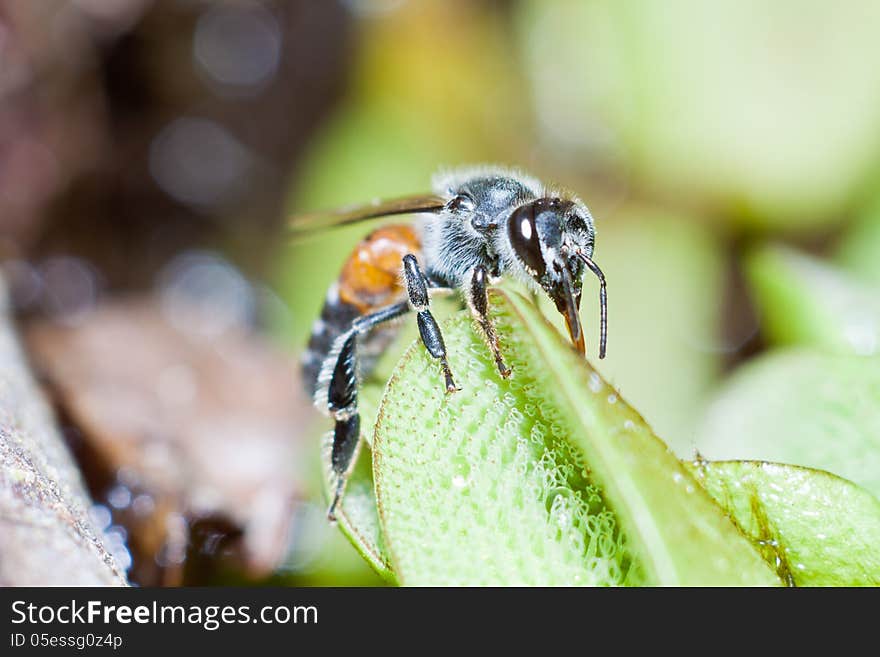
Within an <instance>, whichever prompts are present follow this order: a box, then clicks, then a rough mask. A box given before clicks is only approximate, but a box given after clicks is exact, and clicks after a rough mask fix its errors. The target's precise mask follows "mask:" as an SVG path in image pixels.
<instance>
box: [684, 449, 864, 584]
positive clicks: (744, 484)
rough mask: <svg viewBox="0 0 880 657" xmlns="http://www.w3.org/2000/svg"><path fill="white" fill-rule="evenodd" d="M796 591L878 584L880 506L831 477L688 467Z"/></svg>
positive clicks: (755, 468)
mask: <svg viewBox="0 0 880 657" xmlns="http://www.w3.org/2000/svg"><path fill="white" fill-rule="evenodd" d="M686 465H687V466H688V468H689V469H690V470H691V472H692V473H693V474H694V476H695V477H696V479H697V481H699V482H700V483H701V484H702V485H703V487H704V488H706V490H707V491H709V494H710V495H712V497H713V498H714V499H715V501H716V502H718V503H719V504H720V505H721V507H722V508H723V509H724V510H725V511H726V512H727V513H729V514H730V516H731V517H732V518H733V519H734V521H735V522H736V524H737V525H738V526H739V527H740V529H742V530H743V531H744V532H745V533H746V535H747V536H748V537H749V538H750V539H751V540H752V542H753V543H754V544H755V545H756V546H757V548H758V550H759V551H760V552H761V553H762V554H763V555H764V558H765V559H766V560H767V561H768V562H769V563H770V564H771V565H773V566H774V567H775V569H776V572H777V573H778V574H779V576H780V577H781V578H782V580H783V581H784V582H789V583H791V584H794V585H796V586H877V585H880V502H878V501H877V499H876V498H874V497H873V496H872V495H871V494H870V493H868V492H867V491H865V490H863V489H861V488H859V487H858V486H855V485H854V484H852V483H851V482H849V481H847V480H845V479H841V478H840V477H835V476H834V475H831V474H829V473H827V472H822V471H820V470H811V469H808V468H799V467H795V466H790V465H780V464H777V463H762V462H758V461H726V462H709V461H703V460H699V461H693V462H690V463H686Z"/></svg>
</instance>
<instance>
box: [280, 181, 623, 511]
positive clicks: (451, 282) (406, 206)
mask: <svg viewBox="0 0 880 657" xmlns="http://www.w3.org/2000/svg"><path fill="white" fill-rule="evenodd" d="M433 183H434V184H433V189H434V193H433V194H429V195H422V196H410V197H405V198H399V199H395V200H386V201H379V200H377V201H374V202H373V203H371V204H368V205H364V206H359V207H354V208H349V209H344V210H339V211H335V212H330V213H316V214H312V215H304V216H302V217H298V218H297V217H295V218H294V219H293V221H292V223H291V230H292V232H293V234H294V235H302V234H305V233H308V232H311V231H314V230H316V229H321V228H326V227H329V226H341V225H347V224H353V223H357V222H361V221H365V220H368V219H376V218H380V217H389V216H395V215H408V214H412V215H418V216H419V218H418V220H417V221H416V222H413V223H408V224H394V225H386V226H382V227H380V228H378V229H376V230H374V231H373V232H372V233H370V234H369V235H367V237H366V238H364V239H363V240H362V241H361V242H360V243H359V244H358V245H357V246H356V247H355V249H354V250H353V251H352V253H351V255H350V256H349V257H348V259H347V260H346V261H345V263H344V265H343V267H342V272H341V274H340V276H339V278H338V279H337V280H336V281H335V282H334V283H333V284H332V285H331V286H330V288H329V290H328V292H327V297H326V299H325V301H324V306H323V309H322V310H321V316H320V319H318V320H317V321H316V322H315V324H314V326H313V329H312V335H311V338H310V340H309V345H308V349H307V350H306V352H305V355H304V359H303V379H304V382H305V385H306V388H307V390H308V392H309V394H310V395H311V396H312V397H313V398H314V400H315V404H316V405H317V406H318V408H319V409H320V410H322V411H323V412H325V413H326V414H328V415H329V416H331V417H332V418H333V420H334V422H335V427H334V433H333V447H332V451H331V467H332V470H333V474H334V476H335V477H336V487H335V493H334V496H333V500H332V501H331V503H330V508H329V510H328V512H327V515H328V518H329V519H330V520H331V521H332V520H335V514H336V509H337V507H338V505H339V503H340V500H341V499H342V495H343V492H344V490H345V482H346V477H347V473H348V471H349V469H350V466H351V462H352V460H353V457H354V453H355V448H356V447H357V444H358V440H359V439H360V416H359V414H358V381H359V379H360V378H361V377H363V376H366V375H367V374H368V373H369V372H370V370H371V369H372V367H373V366H374V364H375V361H376V359H377V358H378V356H379V355H380V354H381V353H382V351H383V350H384V349H385V348H386V347H387V346H388V344H389V343H390V341H391V340H392V339H393V338H394V335H395V333H396V330H395V323H394V322H392V320H395V319H398V318H400V317H402V316H404V315H407V314H409V313H415V315H416V321H417V323H418V329H419V335H420V337H421V341H422V343H423V344H424V346H425V348H426V349H427V350H428V353H429V354H430V355H431V356H432V357H433V358H434V359H436V361H437V363H438V366H439V371H440V373H442V376H443V385H444V386H445V389H446V391H447V392H448V393H453V392H455V391H456V390H457V388H456V384H455V377H454V375H453V369H452V367H451V366H450V364H449V362H448V360H447V354H446V346H445V345H444V342H443V335H442V333H441V332H440V327H439V326H438V325H437V321H436V320H435V319H434V316H433V315H432V314H431V296H432V295H434V294H451V293H455V292H458V293H460V294H461V295H462V296H463V298H464V301H465V302H466V303H467V306H468V307H469V308H470V310H471V312H472V313H473V316H474V318H475V320H476V323H477V325H478V326H479V328H480V330H481V331H482V333H483V336H484V337H485V340H486V343H487V344H488V347H489V349H490V351H491V353H492V356H493V358H494V360H495V364H496V366H497V368H498V373H499V374H500V375H501V376H502V377H505V378H506V377H509V376H510V374H511V370H510V368H509V367H508V366H507V364H506V363H505V361H504V355H503V353H502V348H501V345H500V344H499V339H498V333H497V331H496V329H495V325H494V323H493V321H492V318H491V316H490V313H489V297H488V287H489V286H490V285H492V284H494V283H496V282H497V281H498V280H499V279H501V278H502V277H504V276H512V277H514V278H516V279H518V280H520V281H522V282H523V283H524V284H525V285H526V286H527V287H529V288H531V290H532V291H533V292H534V293H536V294H537V293H539V292H540V291H543V292H544V293H546V294H547V295H548V296H549V297H550V299H551V300H552V301H553V302H554V303H555V305H556V308H557V310H558V311H559V312H560V313H561V314H562V316H563V317H564V319H565V323H566V326H567V328H568V334H569V336H570V338H571V342H572V344H573V345H574V347H575V348H576V349H577V351H578V352H579V353H580V354H582V355H584V354H585V351H586V349H585V345H584V334H583V330H582V328H581V322H580V318H579V316H578V310H579V308H580V302H581V287H582V280H583V275H584V272H585V270H586V269H589V270H590V271H591V272H593V273H594V274H595V275H596V276H597V277H598V279H599V301H600V341H599V358H604V357H605V343H606V338H607V333H608V330H607V327H608V312H607V295H606V286H605V276H604V274H603V273H602V270H601V269H599V267H598V266H597V265H596V263H594V262H593V260H592V256H593V247H594V244H595V237H596V231H595V228H594V226H593V217H592V215H591V214H590V211H589V210H588V209H587V206H586V205H585V204H584V203H583V202H582V201H581V200H580V199H579V198H578V197H577V196H575V195H574V194H571V193H570V192H566V191H563V190H561V189H558V188H555V187H545V186H544V185H543V184H542V183H541V182H539V181H538V180H537V179H535V178H533V177H531V176H529V175H526V174H524V173H522V172H519V171H516V170H512V169H505V168H500V167H479V168H470V169H461V170H455V171H450V172H445V173H441V174H439V175H437V176H436V177H435V179H434V181H433Z"/></svg>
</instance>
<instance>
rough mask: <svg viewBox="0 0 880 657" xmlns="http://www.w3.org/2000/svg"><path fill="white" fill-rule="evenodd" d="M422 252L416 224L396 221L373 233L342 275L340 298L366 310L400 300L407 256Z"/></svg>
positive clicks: (349, 258)
mask: <svg viewBox="0 0 880 657" xmlns="http://www.w3.org/2000/svg"><path fill="white" fill-rule="evenodd" d="M408 253H412V254H413V255H415V256H416V258H420V256H421V241H420V240H419V236H418V234H417V233H416V231H415V230H414V229H413V227H412V226H410V225H408V224H393V225H390V226H383V227H381V228H378V229H377V230H375V231H373V232H372V233H370V234H369V235H368V236H367V237H366V238H364V240H363V241H361V242H360V243H359V244H358V245H357V246H356V247H355V249H354V251H352V253H351V255H350V256H349V257H348V260H346V262H345V265H343V267H342V273H341V274H340V276H339V298H340V300H341V301H343V302H345V303H349V304H351V305H353V306H355V307H357V309H358V311H359V312H360V313H362V314H366V313H368V312H370V311H371V310H375V309H376V308H380V307H382V306H387V305H389V304H392V303H395V302H396V301H398V300H400V298H401V297H402V295H403V285H402V284H401V268H402V263H403V256H405V255H406V254H408Z"/></svg>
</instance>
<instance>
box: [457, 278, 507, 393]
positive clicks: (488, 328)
mask: <svg viewBox="0 0 880 657" xmlns="http://www.w3.org/2000/svg"><path fill="white" fill-rule="evenodd" d="M488 279H489V274H488V272H487V271H486V268H485V267H483V266H480V267H477V268H475V269H474V273H473V274H472V275H471V285H470V289H469V290H468V291H467V300H468V305H469V306H470V308H471V312H472V313H473V315H474V317H475V318H476V320H477V323H478V324H479V325H480V328H481V329H482V330H483V334H484V335H485V336H486V341H487V342H488V343H489V348H490V349H491V350H492V356H493V357H494V358H495V365H496V366H497V367H498V372H499V373H500V374H501V376H503V377H504V378H505V379H506V378H507V377H509V376H510V368H509V367H508V366H507V365H506V364H505V362H504V358H503V357H502V355H501V347H500V345H499V344H498V331H496V330H495V324H494V322H493V321H492V318H491V317H490V316H489V291H488V288H487V285H488Z"/></svg>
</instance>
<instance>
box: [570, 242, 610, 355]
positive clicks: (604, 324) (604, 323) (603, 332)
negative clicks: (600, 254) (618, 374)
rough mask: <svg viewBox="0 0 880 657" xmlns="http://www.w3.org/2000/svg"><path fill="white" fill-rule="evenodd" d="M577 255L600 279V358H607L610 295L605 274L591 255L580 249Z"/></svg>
mask: <svg viewBox="0 0 880 657" xmlns="http://www.w3.org/2000/svg"><path fill="white" fill-rule="evenodd" d="M577 256H578V257H579V258H580V259H581V260H583V261H584V264H585V265H587V267H589V268H590V271H591V272H593V273H594V274H596V278H598V279H599V308H600V310H599V312H600V314H601V319H600V328H599V358H605V342H606V341H607V339H608V296H607V293H606V291H605V274H603V273H602V270H601V269H599V265H597V264H596V263H595V262H593V261H592V260H591V259H590V258H589V256H587V255H586V254H585V253H582V252H580V251H578V252H577Z"/></svg>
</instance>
